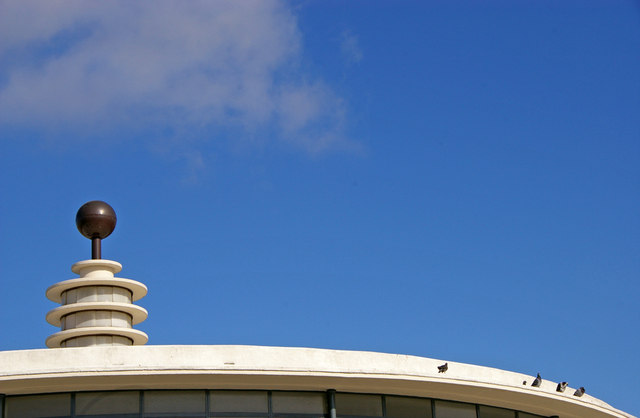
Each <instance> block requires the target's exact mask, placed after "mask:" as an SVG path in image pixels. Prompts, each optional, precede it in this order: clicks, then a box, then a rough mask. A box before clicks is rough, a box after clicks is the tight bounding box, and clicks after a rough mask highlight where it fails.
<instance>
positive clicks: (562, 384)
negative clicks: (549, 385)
mask: <svg viewBox="0 0 640 418" xmlns="http://www.w3.org/2000/svg"><path fill="white" fill-rule="evenodd" d="M566 388H567V382H560V383H558V386H557V387H556V392H564V390H565V389H566Z"/></svg>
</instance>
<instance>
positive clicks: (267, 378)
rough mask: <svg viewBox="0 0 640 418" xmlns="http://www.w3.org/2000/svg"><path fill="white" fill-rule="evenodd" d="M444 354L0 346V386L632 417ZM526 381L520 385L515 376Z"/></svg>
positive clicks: (16, 390)
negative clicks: (410, 400)
mask: <svg viewBox="0 0 640 418" xmlns="http://www.w3.org/2000/svg"><path fill="white" fill-rule="evenodd" d="M443 362H444V360H436V359H430V358H423V357H416V356H408V355H400V354H383V353H373V352H361V351H340V350H325V349H313V348H288V347H259V346H233V345H228V346H227V345H221V346H132V347H126V346H121V347H117V346H114V347H86V348H64V349H38V350H22V351H5V352H0V393H4V394H6V395H14V394H26V393H48V392H66V391H87V390H116V389H207V388H209V389H212V388H216V389H271V390H327V389H335V390H337V391H342V392H360V393H383V394H396V395H407V396H421V397H429V398H438V399H450V400H457V401H461V402H471V403H479V404H485V405H493V406H498V407H503V408H510V409H518V410H522V411H527V412H531V413H535V414H540V415H559V416H560V417H562V418H564V417H567V418H569V417H576V418H577V417H580V418H587V417H631V415H628V414H626V413H624V412H622V411H619V410H617V409H615V408H613V407H611V406H610V405H608V404H606V403H604V402H602V401H600V400H599V399H596V398H593V397H591V396H589V395H588V394H585V395H584V396H582V397H576V396H573V392H574V391H575V389H571V388H567V389H566V391H565V392H564V393H559V392H556V391H555V389H556V383H555V382H550V381H544V380H543V382H542V385H541V386H540V387H532V386H531V385H530V383H531V382H532V381H533V379H534V377H533V376H529V375H524V374H520V373H514V372H508V371H504V370H499V369H494V368H490V367H482V366H475V365H470V364H464V363H454V362H448V363H449V368H448V370H447V372H446V373H438V369H437V366H439V365H441V364H442V363H443ZM523 381H527V382H528V383H527V385H523Z"/></svg>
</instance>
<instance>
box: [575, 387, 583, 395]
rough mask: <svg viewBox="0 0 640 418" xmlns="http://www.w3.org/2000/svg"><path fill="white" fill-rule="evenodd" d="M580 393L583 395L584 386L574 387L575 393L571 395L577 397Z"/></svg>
mask: <svg viewBox="0 0 640 418" xmlns="http://www.w3.org/2000/svg"><path fill="white" fill-rule="evenodd" d="M582 395H584V388H583V387H582V386H581V387H579V388H578V389H576V391H575V393H574V394H573V396H578V397H580V396H582Z"/></svg>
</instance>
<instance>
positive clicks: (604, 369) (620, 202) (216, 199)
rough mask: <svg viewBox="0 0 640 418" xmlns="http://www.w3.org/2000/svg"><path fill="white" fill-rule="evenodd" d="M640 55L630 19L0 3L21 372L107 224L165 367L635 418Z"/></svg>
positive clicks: (444, 9)
mask: <svg viewBox="0 0 640 418" xmlns="http://www.w3.org/2000/svg"><path fill="white" fill-rule="evenodd" d="M71 3H73V4H71ZM639 51H640V6H638V4H637V3H636V2H633V1H631V0H629V1H622V0H606V1H604V0H603V1H572V0H566V1H562V2H556V1H548V0H536V1H525V0H523V1H517V2H513V1H497V0H496V1H494V0H492V1H486V2H479V1H463V0H454V1H425V2H410V1H399V2H377V1H357V0H355V1H349V2H338V1H319V0H318V1H299V2H279V1H260V2H251V1H246V2H206V1H205V2H196V1H194V2H189V3H177V2H169V1H164V0H159V1H154V2H150V1H146V2H144V1H140V2H135V3H132V2H124V1H113V2H88V1H70V2H65V3H64V4H63V3H61V2H45V1H30V0H29V1H26V0H25V1H17V0H16V1H14V0H0V190H1V191H2V198H1V199H0V280H1V282H2V287H3V292H2V294H3V295H4V298H3V299H4V301H3V303H2V304H0V325H1V326H2V328H3V335H5V337H4V338H3V339H2V340H0V349H2V350H14V349H26V348H42V347H44V340H45V338H46V337H47V336H48V335H50V334H52V333H54V332H55V331H56V330H55V328H54V327H52V326H50V325H48V324H47V323H46V322H45V320H44V316H45V314H46V312H47V311H49V310H50V309H52V308H54V307H55V304H54V303H52V302H49V301H48V300H46V298H45V297H44V291H45V289H46V288H47V287H48V286H49V285H51V284H53V283H55V282H57V281H61V280H65V279H68V278H71V277H73V275H72V273H71V272H70V270H69V267H70V265H71V264H72V263H73V262H75V261H79V260H83V259H86V258H89V256H90V245H89V242H88V241H87V240H86V239H85V238H83V237H82V236H81V235H80V234H79V233H78V232H77V231H76V228H75V224H74V218H75V213H76V211H77V209H78V208H79V207H80V206H81V205H82V204H83V203H84V202H86V201H89V200H94V199H100V200H105V201H107V202H109V203H110V204H111V205H112V206H113V207H114V209H115V210H116V213H117V215H118V225H117V227H116V230H115V232H114V233H113V235H112V236H110V237H108V238H107V239H106V240H105V241H104V243H103V255H104V257H105V258H109V259H113V260H117V261H119V262H121V263H122V264H123V265H124V269H123V271H122V273H121V274H120V276H121V277H127V278H132V279H136V280H139V281H142V282H144V283H145V284H147V286H148V287H149V294H148V296H147V297H145V298H144V299H142V300H141V301H140V302H139V303H140V305H142V306H144V307H145V308H147V309H148V310H149V312H150V316H149V319H148V320H147V321H146V322H144V323H143V324H141V325H140V326H139V328H140V329H142V330H144V331H145V332H147V333H148V334H149V336H150V344H256V345H276V346H305V347H321V348H335V349H347V350H371V351H381V352H390V353H402V354H412V355H418V356H426V357H433V358H440V359H444V360H449V361H458V362H466V363H473V364H480V365H484V366H491V367H497V368H501V369H507V370H512V371H517V372H522V373H528V374H531V375H535V374H536V373H537V372H540V373H541V375H542V377H543V378H545V379H549V380H553V381H563V380H566V381H568V382H569V385H570V386H572V387H579V386H584V387H585V388H586V389H587V393H589V394H591V395H593V396H596V397H598V398H600V399H602V400H604V401H605V402H607V403H610V404H611V405H613V406H614V407H616V408H620V409H623V410H625V411H627V412H630V413H632V414H634V415H639V414H640V401H638V396H637V389H638V384H637V376H638V375H640V360H639V357H638V352H639V350H640V336H639V331H638V324H639V320H640V304H639V302H638V296H639V293H640V292H639V291H640V284H639V279H640V258H639V256H638V254H639V253H640V252H639V250H640V216H639V215H638V213H639V212H638V208H639V207H640V195H639V191H640V164H639V157H640V118H639V116H638V115H640V54H639Z"/></svg>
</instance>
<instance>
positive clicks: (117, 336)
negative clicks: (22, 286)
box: [46, 259, 148, 348]
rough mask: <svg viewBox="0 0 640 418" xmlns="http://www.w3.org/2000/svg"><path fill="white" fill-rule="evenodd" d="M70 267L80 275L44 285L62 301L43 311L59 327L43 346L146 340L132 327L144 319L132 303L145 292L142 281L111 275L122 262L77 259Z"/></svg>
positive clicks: (53, 297) (144, 313)
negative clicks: (53, 307)
mask: <svg viewBox="0 0 640 418" xmlns="http://www.w3.org/2000/svg"><path fill="white" fill-rule="evenodd" d="M71 270H72V271H73V272H74V273H77V274H79V275H80V277H79V278H75V279H70V280H65V281H62V282H59V283H56V284H54V285H53V286H51V287H49V289H47V293H46V295H47V298H49V299H50V300H52V301H54V302H58V303H62V306H60V307H58V308H55V309H53V310H51V311H50V312H49V313H48V314H47V317H46V319H47V322H49V323H50V324H51V325H55V326H60V327H61V331H60V332H57V333H55V334H53V335H51V336H50V337H49V338H47V340H46V344H47V347H49V348H58V347H88V346H97V345H100V346H103V345H142V344H146V342H147V341H148V337H147V335H146V334H145V333H144V332H142V331H138V330H135V329H133V328H132V326H133V325H135V324H138V323H140V322H142V321H144V320H145V319H147V315H148V314H147V311H146V310H145V309H144V308H141V307H140V306H137V305H134V304H133V303H132V302H133V301H136V300H138V299H140V298H142V297H144V296H145V295H146V294H147V287H146V286H145V285H144V284H142V283H140V282H137V281H135V280H130V279H122V278H118V277H114V275H115V274H116V273H118V272H120V270H122V265H121V264H120V263H118V262H115V261H111V260H102V259H99V260H85V261H80V262H78V263H76V264H74V265H73V266H72V267H71Z"/></svg>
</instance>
